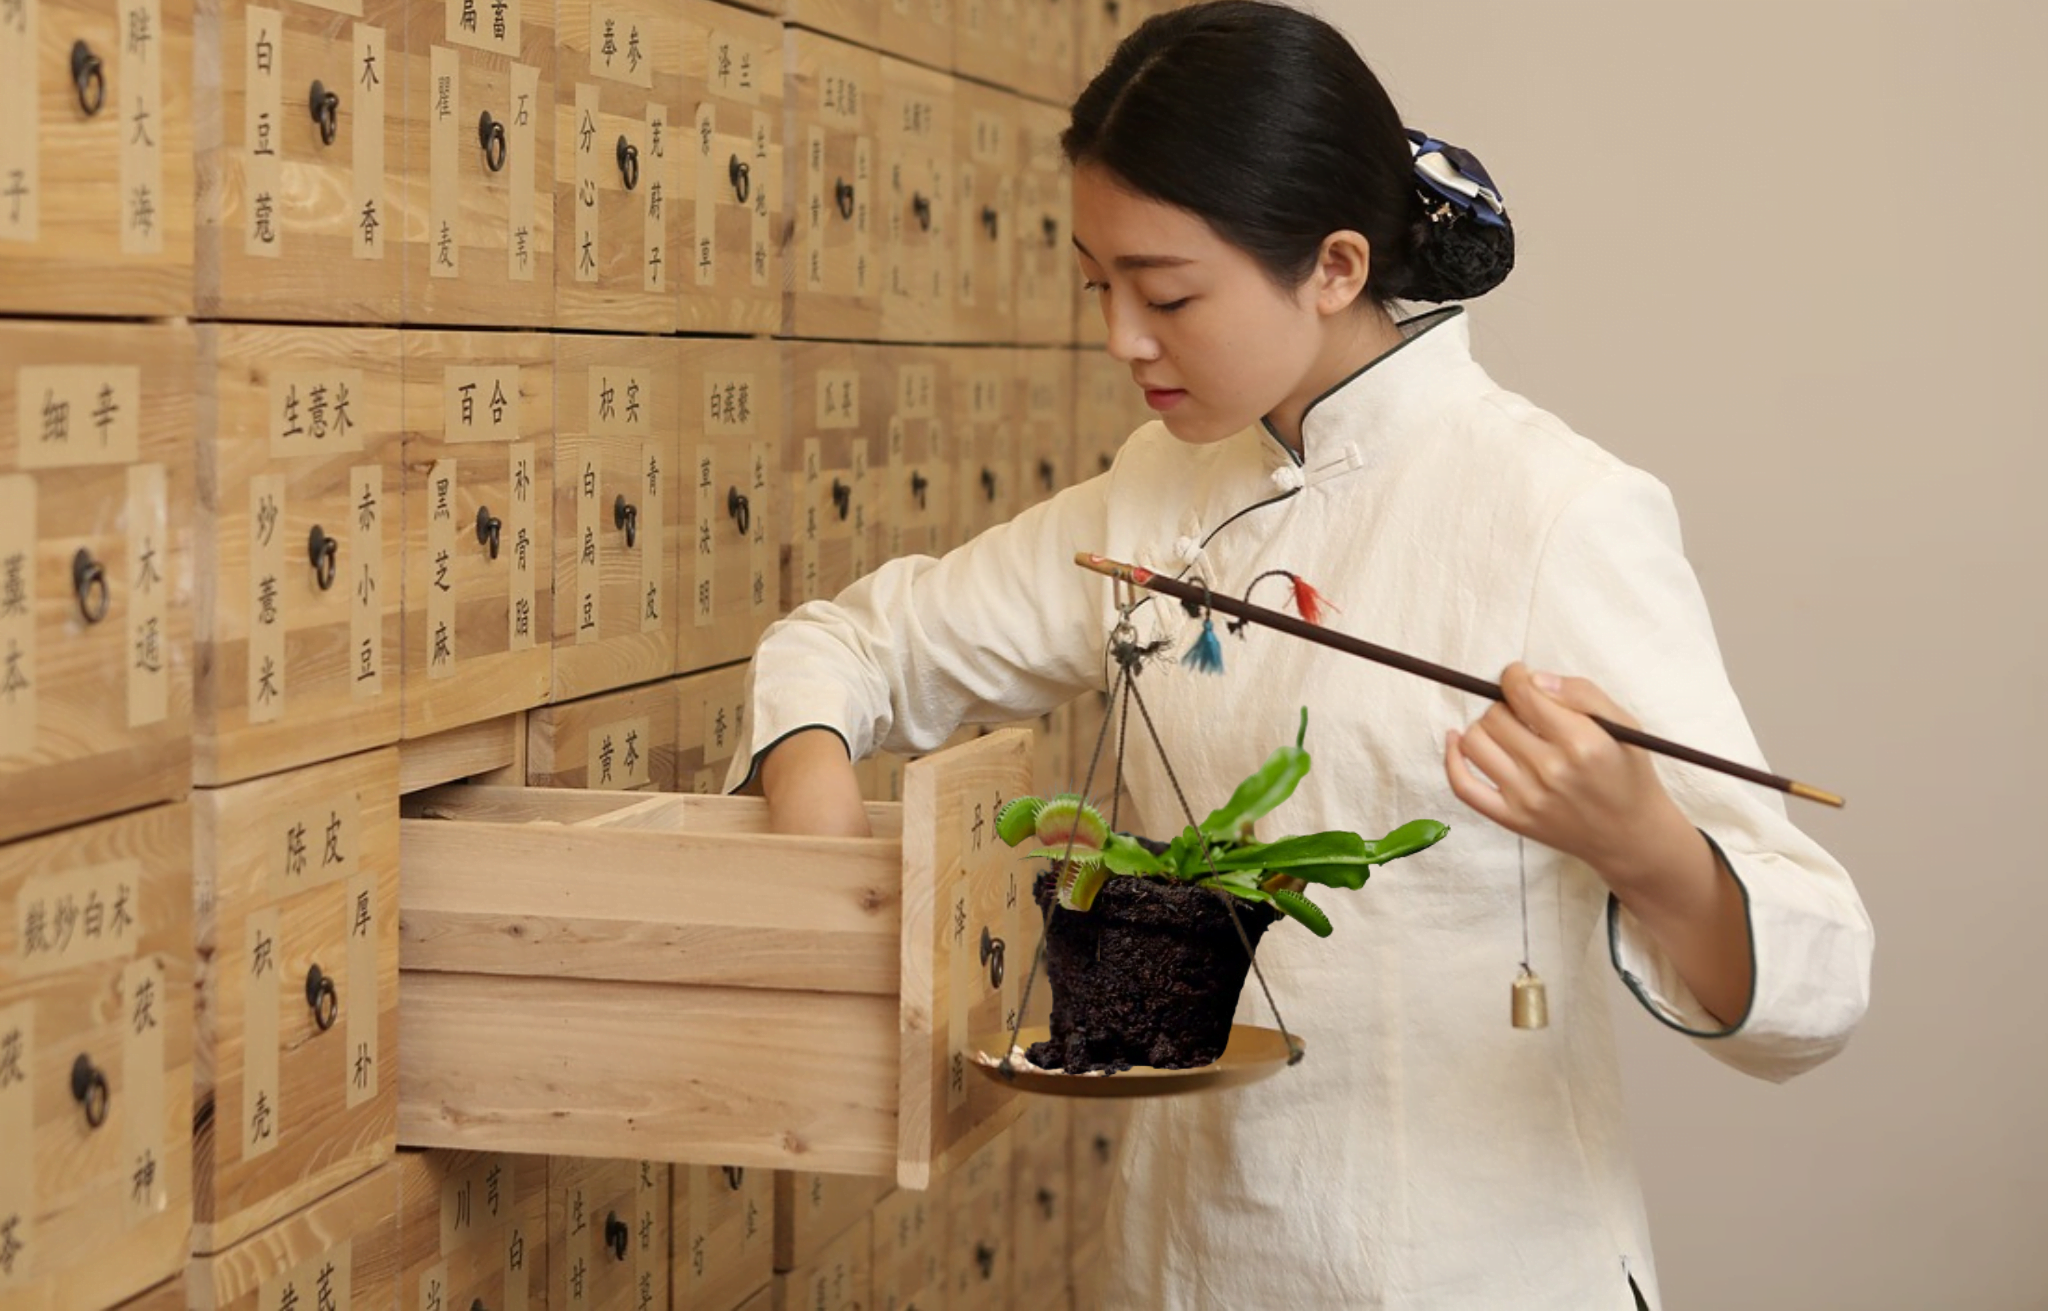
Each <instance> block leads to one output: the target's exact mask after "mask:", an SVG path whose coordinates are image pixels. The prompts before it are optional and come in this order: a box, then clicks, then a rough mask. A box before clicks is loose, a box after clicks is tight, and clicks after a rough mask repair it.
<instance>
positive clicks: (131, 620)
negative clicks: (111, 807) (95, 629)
mask: <svg viewBox="0 0 2048 1311" xmlns="http://www.w3.org/2000/svg"><path fill="white" fill-rule="evenodd" d="M170 513H171V510H170V492H169V489H168V487H167V484H166V478H165V473H164V466H162V465H161V464H131V465H129V466H128V580H129V583H128V727H130V728H141V727H143V726H144V725H146V724H161V723H162V722H163V721H164V719H165V717H166V716H168V715H169V714H170V708H171V655H172V653H171V650H170V645H169V642H168V641H167V640H166V638H165V632H164V624H165V620H166V618H167V617H168V613H169V604H170V600H169V598H170V581H169V579H168V578H167V577H166V570H167V567H168V563H167V561H166V559H165V555H164V550H165V547H166V546H167V545H168V544H169V542H170Z"/></svg>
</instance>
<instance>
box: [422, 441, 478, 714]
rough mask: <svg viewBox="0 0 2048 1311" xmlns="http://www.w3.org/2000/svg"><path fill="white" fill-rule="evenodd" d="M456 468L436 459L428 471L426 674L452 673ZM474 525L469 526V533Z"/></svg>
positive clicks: (434, 675) (432, 675) (440, 675)
mask: <svg viewBox="0 0 2048 1311" xmlns="http://www.w3.org/2000/svg"><path fill="white" fill-rule="evenodd" d="M455 479H456V467H455V461H453V460H436V461H435V462H434V467H433V468H431V469H429V470H428V471H427V484H426V492H427V559H426V569H427V586H426V593H427V631H426V634H425V637H426V644H427V650H426V658H427V677H428V678H429V679H435V678H453V677H454V676H455V664H456V660H455V650H456V647H455V615H456V610H457V597H456V595H455V560H456V554H455V553H456V551H457V549H458V545H457V540H456V539H457V525H456V522H455V506H456V502H457V499H458V498H457V495H456V493H457V486H456V481H455ZM473 533H474V527H473V526H472V535H473Z"/></svg>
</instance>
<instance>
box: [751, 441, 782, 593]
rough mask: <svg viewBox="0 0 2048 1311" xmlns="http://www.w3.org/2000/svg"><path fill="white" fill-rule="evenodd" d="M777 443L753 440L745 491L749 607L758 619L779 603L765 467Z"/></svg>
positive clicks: (778, 584)
mask: <svg viewBox="0 0 2048 1311" xmlns="http://www.w3.org/2000/svg"><path fill="white" fill-rule="evenodd" d="M776 451H777V446H776V444H775V443H774V442H765V441H762V442H755V443H754V444H753V450H752V456H751V459H750V461H749V462H750V463H751V464H752V465H753V477H752V479H751V490H750V491H749V492H748V493H747V503H748V506H749V509H750V513H749V514H748V516H747V519H748V522H747V559H748V565H747V572H748V574H749V575H750V577H749V579H748V583H747V596H748V602H749V608H750V610H751V612H752V614H753V616H754V618H755V619H757V620H758V619H760V618H761V617H762V616H764V615H767V614H769V613H771V612H773V611H774V610H776V609H777V608H779V607H780V606H781V604H782V596H781V590H782V589H781V585H780V576H779V571H778V570H777V568H776V564H777V561H776V555H777V549H776V547H775V546H773V545H771V544H770V542H769V540H768V514H769V510H770V508H771V507H770V505H769V491H768V470H769V468H770V467H771V464H772V462H773V461H774V460H775V459H776Z"/></svg>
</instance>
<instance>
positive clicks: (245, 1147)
mask: <svg viewBox="0 0 2048 1311" xmlns="http://www.w3.org/2000/svg"><path fill="white" fill-rule="evenodd" d="M278 928H279V914H278V911H277V908H276V907H274V906H273V907H271V908H269V909H266V910H258V911H251V912H250V914H249V921H248V932H247V934H246V937H245V940H244V941H243V943H242V969H243V972H244V974H245V975H246V978H247V983H246V985H245V986H244V987H243V989H242V1135H241V1139H242V1159H243V1160H245V1161H246V1160H250V1159H252V1158H254V1157H258V1156H263V1155H265V1154H267V1153H268V1152H270V1151H271V1150H272V1149H273V1148H275V1147H276V1146H277V1140H278V1136H279V1135H280V1134H281V1133H283V1131H284V1125H283V1120H284V1108H283V1107H281V1106H279V1105H278V1086H279V1081H278V1037H279V1034H280V1032H281V1028H280V1009H279V1008H280V1006H281V1004H282V1002H283V998H284V989H285V986H286V980H285V978H284V943H283V942H282V941H280V939H279V933H278ZM295 982H299V983H301V986H303V981H295ZM301 995H303V994H301ZM266 1305H268V1303H266Z"/></svg>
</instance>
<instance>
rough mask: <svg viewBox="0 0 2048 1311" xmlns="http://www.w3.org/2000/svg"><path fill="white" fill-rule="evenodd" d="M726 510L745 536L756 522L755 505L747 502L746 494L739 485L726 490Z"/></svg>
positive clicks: (741, 534)
mask: <svg viewBox="0 0 2048 1311" xmlns="http://www.w3.org/2000/svg"><path fill="white" fill-rule="evenodd" d="M725 512H726V513H727V514H729V515H731V516H732V521H733V523H734V525H735V526H737V527H738V528H739V530H740V536H742V537H745V536H746V535H747V532H748V530H749V529H750V528H752V527H753V524H754V507H753V506H752V505H750V504H748V502H747V497H746V494H745V493H744V492H742V491H740V489H739V488H737V487H728V488H727V489H726V492H725Z"/></svg>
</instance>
